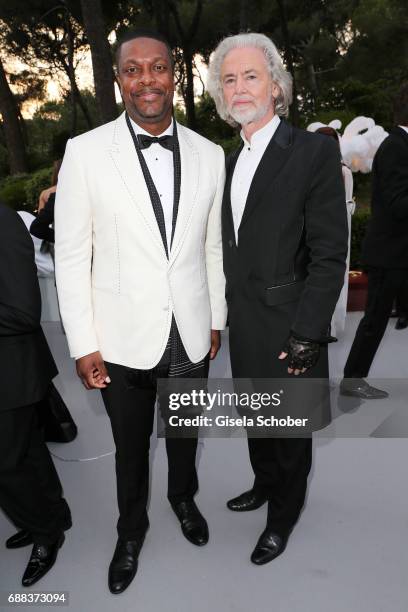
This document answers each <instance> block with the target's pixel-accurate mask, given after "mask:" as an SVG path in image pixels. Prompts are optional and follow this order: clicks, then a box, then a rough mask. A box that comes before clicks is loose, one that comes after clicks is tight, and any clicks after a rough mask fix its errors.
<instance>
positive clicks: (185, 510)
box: [171, 500, 208, 546]
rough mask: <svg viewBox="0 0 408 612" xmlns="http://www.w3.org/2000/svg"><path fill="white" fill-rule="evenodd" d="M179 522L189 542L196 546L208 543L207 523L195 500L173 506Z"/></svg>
mask: <svg viewBox="0 0 408 612" xmlns="http://www.w3.org/2000/svg"><path fill="white" fill-rule="evenodd" d="M171 506H172V508H173V510H174V512H175V514H176V516H177V518H178V520H179V521H180V525H181V531H182V532H183V534H184V536H185V537H186V538H187V540H188V541H189V542H191V543H192V544H195V545H196V546H204V544H207V542H208V525H207V521H206V520H205V518H204V517H203V515H202V514H201V512H200V511H199V509H198V508H197V506H196V504H195V502H194V501H193V500H191V501H190V500H189V501H182V502H179V503H177V504H171Z"/></svg>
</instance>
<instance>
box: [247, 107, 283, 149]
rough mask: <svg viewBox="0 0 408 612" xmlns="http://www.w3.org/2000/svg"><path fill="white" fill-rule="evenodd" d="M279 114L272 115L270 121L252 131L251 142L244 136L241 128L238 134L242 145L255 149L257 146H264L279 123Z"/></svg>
mask: <svg viewBox="0 0 408 612" xmlns="http://www.w3.org/2000/svg"><path fill="white" fill-rule="evenodd" d="M280 121H281V120H280V117H279V115H274V116H273V117H272V119H271V120H270V121H268V123H267V124H266V125H264V126H263V127H262V128H260V129H259V130H257V131H256V132H254V133H253V134H252V136H251V142H248V140H247V139H246V137H245V134H244V130H241V132H240V136H241V138H242V140H243V141H244V145H245V146H246V147H250V148H251V149H257V148H259V147H265V146H266V145H267V144H268V142H269V141H270V140H271V138H272V136H273V135H274V134H275V132H276V129H277V127H278V126H279V124H280Z"/></svg>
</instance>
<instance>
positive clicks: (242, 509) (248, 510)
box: [226, 499, 268, 512]
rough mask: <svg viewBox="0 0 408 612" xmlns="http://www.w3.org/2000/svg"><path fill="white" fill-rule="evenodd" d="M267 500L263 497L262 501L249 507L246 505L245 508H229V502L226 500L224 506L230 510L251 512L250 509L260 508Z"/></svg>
mask: <svg viewBox="0 0 408 612" xmlns="http://www.w3.org/2000/svg"><path fill="white" fill-rule="evenodd" d="M267 501H268V500H267V499H265V500H264V501H263V502H261V503H259V504H255V506H251V507H250V508H248V507H246V508H231V506H230V505H228V504H229V502H227V504H226V506H227V508H228V510H231V512H251V511H252V510H258V508H262V506H263V505H264V504H266V502H267Z"/></svg>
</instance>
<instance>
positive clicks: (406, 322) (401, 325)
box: [395, 317, 408, 329]
mask: <svg viewBox="0 0 408 612" xmlns="http://www.w3.org/2000/svg"><path fill="white" fill-rule="evenodd" d="M407 327H408V317H398V319H397V322H396V323H395V329H406V328H407Z"/></svg>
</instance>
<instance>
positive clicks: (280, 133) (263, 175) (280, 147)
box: [239, 119, 293, 229]
mask: <svg viewBox="0 0 408 612" xmlns="http://www.w3.org/2000/svg"><path fill="white" fill-rule="evenodd" d="M292 143H293V129H292V126H290V125H289V124H288V123H286V121H285V120H283V119H282V120H281V122H280V124H279V126H278V128H277V130H276V132H275V134H274V135H273V137H272V138H271V140H270V142H269V144H268V146H267V147H266V150H265V153H264V154H263V156H262V159H261V161H260V162H259V165H258V167H257V169H256V172H255V174H254V178H253V179H252V183H251V187H250V189H249V193H248V198H247V201H246V204H245V209H244V214H243V215H242V220H241V224H240V226H239V229H241V228H242V226H244V225H245V223H246V222H247V221H248V219H249V217H250V216H251V214H252V213H253V211H254V210H255V208H256V207H257V206H258V204H259V203H260V202H261V201H262V198H263V196H264V194H265V191H267V190H268V189H269V188H270V186H271V184H272V183H273V181H274V180H275V178H276V177H277V176H278V174H279V172H280V171H281V169H282V168H283V166H284V165H285V164H286V162H287V161H288V159H289V157H290V155H291V153H292Z"/></svg>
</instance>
